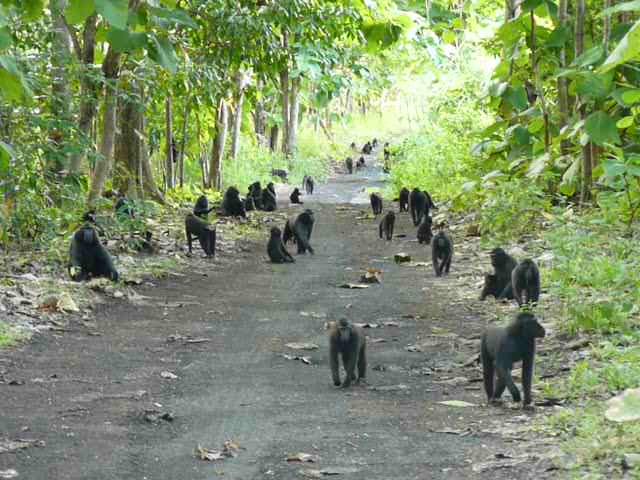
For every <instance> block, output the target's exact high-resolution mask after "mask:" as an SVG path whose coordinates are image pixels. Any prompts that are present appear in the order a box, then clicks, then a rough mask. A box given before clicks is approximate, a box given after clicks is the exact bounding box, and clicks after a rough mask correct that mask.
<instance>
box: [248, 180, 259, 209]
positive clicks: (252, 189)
mask: <svg viewBox="0 0 640 480" xmlns="http://www.w3.org/2000/svg"><path fill="white" fill-rule="evenodd" d="M249 195H250V196H252V197H253V203H254V205H255V206H256V209H257V210H262V185H260V182H254V183H252V184H251V185H249Z"/></svg>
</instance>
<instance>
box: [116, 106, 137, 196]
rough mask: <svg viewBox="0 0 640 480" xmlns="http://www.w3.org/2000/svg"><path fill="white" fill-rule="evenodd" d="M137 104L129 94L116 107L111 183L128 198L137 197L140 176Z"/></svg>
mask: <svg viewBox="0 0 640 480" xmlns="http://www.w3.org/2000/svg"><path fill="white" fill-rule="evenodd" d="M139 114H140V112H139V111H138V106H137V105H136V103H134V102H133V101H132V100H131V99H130V96H127V97H126V98H122V99H121V100H120V103H119V108H118V130H117V132H116V139H115V148H114V153H113V158H114V167H115V168H114V175H113V184H114V187H115V188H116V190H118V191H119V192H124V193H126V195H127V196H128V197H129V198H139V197H140V195H139V192H138V185H139V184H140V178H139V177H138V172H139V171H140V137H139V136H138V134H137V129H138V126H139V124H140V119H139V118H138V117H139Z"/></svg>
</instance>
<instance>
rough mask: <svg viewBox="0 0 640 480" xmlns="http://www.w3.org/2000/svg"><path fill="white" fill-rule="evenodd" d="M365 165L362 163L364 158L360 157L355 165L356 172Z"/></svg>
mask: <svg viewBox="0 0 640 480" xmlns="http://www.w3.org/2000/svg"><path fill="white" fill-rule="evenodd" d="M365 165H366V163H365V161H364V157H360V158H359V159H358V162H357V163H356V170H358V169H359V168H364V167H365Z"/></svg>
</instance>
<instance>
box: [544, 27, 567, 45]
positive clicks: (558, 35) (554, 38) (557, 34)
mask: <svg viewBox="0 0 640 480" xmlns="http://www.w3.org/2000/svg"><path fill="white" fill-rule="evenodd" d="M571 36H572V32H571V30H570V29H569V27H567V26H564V25H561V26H559V27H558V28H556V29H555V30H554V31H553V32H551V35H549V38H548V39H547V41H546V42H545V44H544V46H545V47H547V48H561V47H564V45H565V44H566V43H567V40H569V39H570V38H571Z"/></svg>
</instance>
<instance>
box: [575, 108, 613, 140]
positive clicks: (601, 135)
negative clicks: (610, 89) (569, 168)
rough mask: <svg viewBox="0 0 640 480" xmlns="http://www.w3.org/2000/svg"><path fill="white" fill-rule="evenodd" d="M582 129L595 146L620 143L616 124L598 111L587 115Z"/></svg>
mask: <svg viewBox="0 0 640 480" xmlns="http://www.w3.org/2000/svg"><path fill="white" fill-rule="evenodd" d="M584 129H585V131H586V132H587V134H588V135H589V138H590V139H591V141H592V142H593V143H595V144H596V145H604V144H605V143H619V142H620V136H619V135H618V129H617V128H616V122H615V121H614V120H613V119H612V118H611V117H610V116H609V115H607V114H606V113H605V112H602V111H598V112H594V113H592V114H591V115H589V116H588V117H587V119H586V121H585V122H584Z"/></svg>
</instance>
